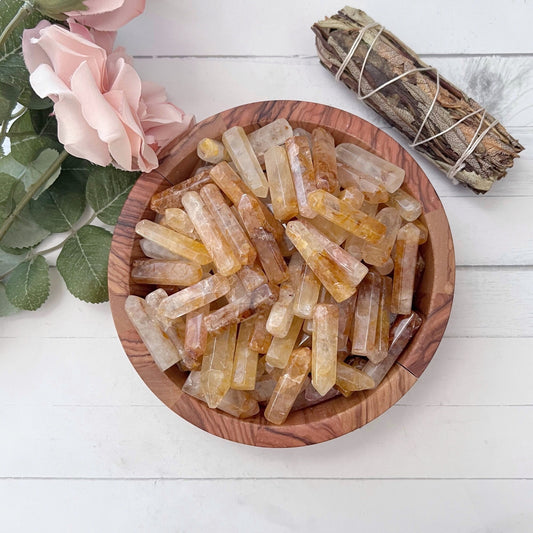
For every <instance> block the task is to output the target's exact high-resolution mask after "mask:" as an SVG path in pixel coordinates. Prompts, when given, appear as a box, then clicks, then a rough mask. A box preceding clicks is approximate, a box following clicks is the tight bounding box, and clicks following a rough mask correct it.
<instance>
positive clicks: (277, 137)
mask: <svg viewBox="0 0 533 533" xmlns="http://www.w3.org/2000/svg"><path fill="white" fill-rule="evenodd" d="M292 135H293V132H292V126H291V125H290V124H289V123H288V122H287V120H286V119H284V118H278V119H276V120H274V121H273V122H270V123H269V124H267V125H266V126H263V127H262V128H259V129H258V130H255V131H252V132H251V133H249V134H248V140H249V141H250V144H251V145H252V149H253V151H254V152H255V155H256V156H257V159H258V161H259V163H263V161H264V162H265V163H266V152H267V151H268V150H270V149H271V148H272V147H274V146H279V145H281V144H283V143H284V142H285V141H286V140H287V139H288V138H289V137H292ZM271 195H272V193H271Z"/></svg>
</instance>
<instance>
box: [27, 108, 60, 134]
mask: <svg viewBox="0 0 533 533" xmlns="http://www.w3.org/2000/svg"><path fill="white" fill-rule="evenodd" d="M29 115H30V118H31V123H32V126H33V129H34V130H35V131H36V132H37V133H38V134H39V135H44V136H45V137H50V138H51V139H54V140H55V141H57V120H56V118H55V116H54V115H53V114H52V108H48V109H31V110H30V111H29Z"/></svg>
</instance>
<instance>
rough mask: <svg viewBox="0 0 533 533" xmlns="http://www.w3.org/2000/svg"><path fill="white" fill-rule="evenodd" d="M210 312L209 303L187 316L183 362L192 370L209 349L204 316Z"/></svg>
mask: <svg viewBox="0 0 533 533" xmlns="http://www.w3.org/2000/svg"><path fill="white" fill-rule="evenodd" d="M208 314H209V304H207V305H204V306H202V307H200V308H199V309H196V310H195V311H191V312H190V313H188V314H187V316H186V318H185V342H184V347H185V354H184V356H183V362H184V364H185V366H186V367H187V368H189V369H190V370H194V369H196V368H197V367H198V366H199V365H200V361H201V359H202V357H203V355H204V354H205V351H206V349H207V327H206V326H205V324H204V318H205V317H206V316H207V315H208Z"/></svg>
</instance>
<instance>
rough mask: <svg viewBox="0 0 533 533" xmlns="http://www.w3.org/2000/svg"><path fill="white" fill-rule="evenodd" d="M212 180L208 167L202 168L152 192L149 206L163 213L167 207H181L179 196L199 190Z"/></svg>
mask: <svg viewBox="0 0 533 533" xmlns="http://www.w3.org/2000/svg"><path fill="white" fill-rule="evenodd" d="M212 182H213V181H212V179H211V176H210V169H206V170H202V171H201V172H200V173H199V174H196V175H195V176H192V177H191V178H189V179H186V180H185V181H182V182H180V183H178V184H177V185H173V186H172V187H170V188H169V189H165V190H164V191H161V192H158V193H156V194H154V195H153V196H152V200H151V201H150V207H151V209H152V210H153V211H156V212H157V213H160V214H161V215H164V214H165V210H166V209H167V208H169V207H182V203H181V198H182V196H183V195H184V194H185V193H186V192H187V191H199V190H200V189H201V188H202V187H203V186H204V185H207V184H208V183H212Z"/></svg>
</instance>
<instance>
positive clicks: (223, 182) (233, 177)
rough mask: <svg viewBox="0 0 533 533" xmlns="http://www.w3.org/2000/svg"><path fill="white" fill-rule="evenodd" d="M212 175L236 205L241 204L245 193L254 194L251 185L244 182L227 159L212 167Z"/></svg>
mask: <svg viewBox="0 0 533 533" xmlns="http://www.w3.org/2000/svg"><path fill="white" fill-rule="evenodd" d="M210 175H211V178H212V179H213V181H214V182H215V183H216V184H217V185H218V187H219V188H220V190H221V191H222V192H223V193H224V194H225V195H226V196H227V197H228V198H229V199H230V200H231V202H232V203H233V204H235V205H239V201H240V199H241V196H242V195H243V194H253V193H252V190H251V189H250V187H248V185H246V183H244V181H243V180H242V179H241V177H240V176H239V175H238V174H237V173H236V172H235V171H234V170H233V169H232V168H231V166H230V165H229V164H228V163H226V161H223V162H222V163H219V164H218V165H216V166H214V167H213V168H212V169H211V172H210Z"/></svg>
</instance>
